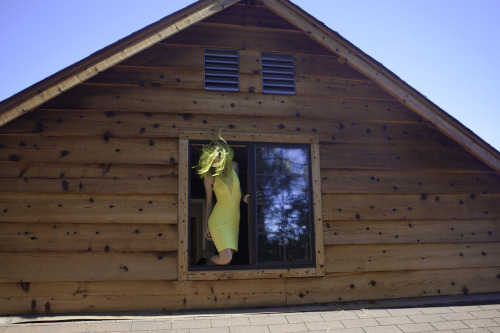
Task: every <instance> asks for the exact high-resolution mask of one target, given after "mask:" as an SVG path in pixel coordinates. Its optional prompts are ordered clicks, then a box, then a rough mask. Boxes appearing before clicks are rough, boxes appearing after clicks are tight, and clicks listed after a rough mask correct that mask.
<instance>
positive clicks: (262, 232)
mask: <svg viewBox="0 0 500 333" xmlns="http://www.w3.org/2000/svg"><path fill="white" fill-rule="evenodd" d="M256 182H257V183H256V185H257V188H256V189H257V191H258V193H259V197H258V201H257V237H258V240H257V242H258V260H259V262H304V261H311V260H312V254H311V228H310V223H311V221H310V211H309V207H310V197H311V196H310V184H309V150H308V149H304V148H283V147H279V148H277V147H258V148H256Z"/></svg>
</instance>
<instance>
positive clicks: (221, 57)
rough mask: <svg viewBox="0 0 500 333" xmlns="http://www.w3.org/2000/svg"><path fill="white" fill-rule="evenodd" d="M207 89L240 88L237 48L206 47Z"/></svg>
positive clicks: (233, 89) (231, 89)
mask: <svg viewBox="0 0 500 333" xmlns="http://www.w3.org/2000/svg"><path fill="white" fill-rule="evenodd" d="M204 61H205V89H208V90H226V91H239V90H240V70H239V54H238V51H237V50H227V49H205V56H204Z"/></svg>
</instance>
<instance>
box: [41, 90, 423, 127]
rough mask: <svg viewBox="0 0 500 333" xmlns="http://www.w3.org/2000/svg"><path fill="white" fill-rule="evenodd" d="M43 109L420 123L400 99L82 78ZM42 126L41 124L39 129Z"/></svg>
mask: <svg viewBox="0 0 500 333" xmlns="http://www.w3.org/2000/svg"><path fill="white" fill-rule="evenodd" d="M43 108H44V109H63V110H68V109H73V110H74V111H75V112H79V111H80V110H94V111H104V112H119V111H124V112H142V113H144V114H145V115H149V114H152V113H155V112H162V113H163V112H166V113H174V114H179V113H180V114H205V115H214V114H221V115H234V114H238V115H241V116H276V117H292V118H295V117H306V118H307V117H314V118H319V119H337V120H338V119H364V120H366V121H370V120H376V121H381V122H406V123H419V122H422V119H421V118H419V117H418V116H417V115H416V114H415V113H414V112H412V111H410V110H409V109H407V108H405V107H404V106H403V105H401V104H400V103H399V102H396V101H387V100H380V101H379V100H357V99H347V98H345V99H339V98H335V97H332V98H327V97H323V98H321V97H313V96H311V97H308V96H295V95H275V94H255V93H244V92H228V91H226V92H220V91H196V92H195V93H194V92H193V91H190V90H183V89H167V88H162V87H154V88H153V87H116V86H106V87H103V86H95V85H85V84H82V85H80V86H78V87H75V88H73V89H71V90H70V91H68V92H66V93H64V94H62V95H61V96H59V97H57V98H54V99H53V100H51V101H49V102H47V103H46V104H44V106H43ZM42 132H43V129H42Z"/></svg>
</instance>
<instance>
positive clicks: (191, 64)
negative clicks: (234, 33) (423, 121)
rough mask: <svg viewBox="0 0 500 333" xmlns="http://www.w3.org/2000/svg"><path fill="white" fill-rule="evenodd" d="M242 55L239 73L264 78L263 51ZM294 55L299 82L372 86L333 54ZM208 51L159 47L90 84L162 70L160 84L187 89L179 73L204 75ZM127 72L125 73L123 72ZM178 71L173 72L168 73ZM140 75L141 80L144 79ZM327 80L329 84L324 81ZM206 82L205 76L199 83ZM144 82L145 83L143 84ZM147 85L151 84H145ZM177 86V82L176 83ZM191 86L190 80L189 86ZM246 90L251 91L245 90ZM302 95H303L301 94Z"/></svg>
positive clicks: (93, 79) (240, 55) (132, 58)
mask: <svg viewBox="0 0 500 333" xmlns="http://www.w3.org/2000/svg"><path fill="white" fill-rule="evenodd" d="M238 51H239V52H238V53H239V72H240V73H241V74H243V75H248V74H257V75H260V73H261V70H262V67H261V66H262V65H261V52H260V50H249V49H244V50H238ZM293 54H294V70H295V76H296V79H303V78H311V79H314V80H319V81H318V85H323V86H324V85H325V83H326V82H328V79H330V80H344V81H345V83H346V84H348V86H349V85H350V84H367V85H369V86H371V85H372V83H371V81H370V80H368V79H367V78H366V77H365V76H363V75H362V74H361V73H359V72H357V71H356V70H354V69H352V67H350V66H349V65H347V64H343V63H341V62H339V61H338V57H337V56H335V55H333V54H325V55H316V54H297V53H295V52H294V53H293ZM203 55H204V48H203V47H198V46H195V47H193V46H187V45H176V44H157V45H154V46H152V47H151V48H149V49H148V50H145V51H143V52H141V53H139V54H137V55H135V56H133V57H131V58H130V59H128V60H125V61H123V62H121V63H120V64H119V65H117V66H115V67H113V68H112V69H110V70H108V71H109V73H108V72H107V71H106V72H103V73H100V74H98V75H97V76H96V77H95V78H92V79H90V80H89V81H87V82H104V81H102V79H101V77H102V78H106V77H110V76H112V74H113V73H114V72H116V71H122V70H125V68H127V67H128V68H144V69H146V68H149V69H151V70H153V69H157V70H159V76H158V77H156V78H155V79H156V80H159V81H158V83H160V84H165V83H167V82H172V81H171V80H172V78H169V77H168V75H169V74H168V73H171V74H176V75H175V82H176V84H177V86H178V87H181V86H182V87H185V86H184V85H183V82H185V81H184V80H185V78H183V77H182V76H180V75H181V74H182V72H181V71H179V70H184V71H185V72H184V74H188V73H189V72H190V71H192V70H197V71H201V70H203V68H204V63H203ZM122 68H123V69H122ZM168 68H170V70H175V71H174V72H169V71H167V69H168ZM140 75H141V74H139V77H138V78H139V79H141V76H140ZM322 79H325V80H322ZM198 81H199V82H203V76H202V77H200V79H198ZM139 82H141V81H139ZM142 82H144V84H145V85H147V81H144V80H143V81H142ZM172 83H173V82H172ZM185 83H189V80H187V82H185ZM243 89H248V87H245V88H243ZM298 93H299V94H301V93H303V92H301V91H298ZM377 95H380V96H381V97H382V96H389V95H388V94H387V93H384V92H382V90H381V89H378V91H377Z"/></svg>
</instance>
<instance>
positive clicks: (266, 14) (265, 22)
mask: <svg viewBox="0 0 500 333" xmlns="http://www.w3.org/2000/svg"><path fill="white" fill-rule="evenodd" d="M203 22H210V23H218V24H228V25H239V26H243V27H261V28H272V29H286V30H298V29H297V28H296V27H295V26H294V25H292V24H291V23H290V22H288V21H285V20H284V19H282V18H280V17H279V16H277V15H276V14H274V13H273V12H271V11H270V10H269V9H267V8H266V7H260V6H245V5H243V4H241V5H240V4H237V5H233V6H230V7H228V8H226V9H224V11H222V12H219V13H217V14H215V15H212V16H210V17H208V18H206V19H205V20H203Z"/></svg>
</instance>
